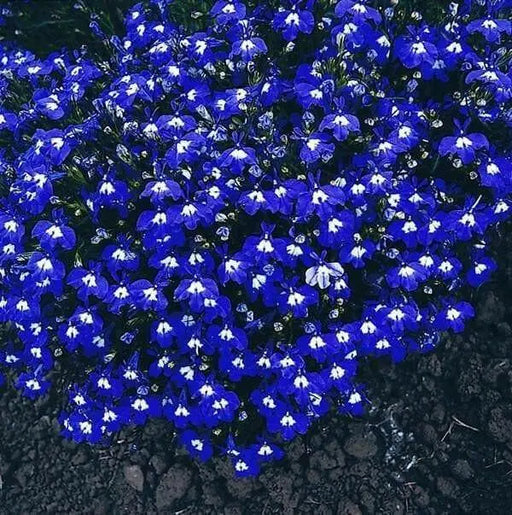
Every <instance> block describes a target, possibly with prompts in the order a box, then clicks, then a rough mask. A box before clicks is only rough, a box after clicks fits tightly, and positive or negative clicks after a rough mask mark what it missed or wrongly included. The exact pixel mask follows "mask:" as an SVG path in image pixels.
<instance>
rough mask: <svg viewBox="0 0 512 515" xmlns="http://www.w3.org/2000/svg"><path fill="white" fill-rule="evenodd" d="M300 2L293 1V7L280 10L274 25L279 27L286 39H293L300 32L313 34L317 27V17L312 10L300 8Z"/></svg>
mask: <svg viewBox="0 0 512 515" xmlns="http://www.w3.org/2000/svg"><path fill="white" fill-rule="evenodd" d="M299 3H300V2H297V1H293V2H292V4H293V5H292V8H291V9H290V10H288V9H282V10H279V11H278V12H277V13H276V14H275V15H274V19H273V22H272V25H273V26H274V27H275V28H276V29H278V30H279V31H280V32H281V34H282V35H283V38H284V39H286V41H293V40H294V39H296V38H297V36H298V35H299V33H303V34H311V32H313V29H314V27H315V18H314V17H313V14H312V13H311V12H310V11H307V10H303V9H299V8H298V7H297V5H298V4H299Z"/></svg>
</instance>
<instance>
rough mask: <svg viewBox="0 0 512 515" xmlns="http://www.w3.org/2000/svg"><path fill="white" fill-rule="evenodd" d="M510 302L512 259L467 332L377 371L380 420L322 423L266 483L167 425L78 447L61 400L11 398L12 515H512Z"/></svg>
mask: <svg viewBox="0 0 512 515" xmlns="http://www.w3.org/2000/svg"><path fill="white" fill-rule="evenodd" d="M506 246H507V247H508V248H509V249H512V245H506ZM509 254H510V252H509ZM511 296H512V255H510V256H506V255H505V256H503V257H502V258H501V271H500V272H499V273H498V274H496V277H495V279H494V281H493V283H491V284H489V285H488V286H487V287H486V288H485V289H482V291H480V292H479V293H478V301H477V311H478V318H477V319H476V320H475V321H474V322H473V323H472V324H471V326H470V327H469V328H468V330H467V331H466V332H465V333H464V334H463V335H459V336H451V337H448V338H447V339H446V340H445V341H444V342H443V343H442V344H440V346H439V348H438V349H437V351H436V352H435V353H432V354H429V355H424V356H411V357H409V358H408V359H407V360H406V361H405V362H404V363H401V364H399V365H396V366H394V365H391V364H389V363H386V362H382V361H380V362H371V363H367V364H366V365H365V366H364V367H363V371H362V379H363V380H365V382H366V383H367V384H368V395H369V398H370V399H371V401H372V403H373V404H372V406H371V408H370V410H369V412H368V414H367V415H366V416H365V417H363V418H361V419H360V420H350V419H347V418H342V417H334V418H332V419H331V420H330V421H327V422H325V423H324V424H323V425H322V426H318V427H316V428H315V430H314V431H312V432H311V433H310V435H309V436H308V437H307V438H303V439H297V440H295V441H294V442H292V443H291V445H290V446H289V449H288V454H287V459H286V460H284V461H283V462H281V463H279V464H277V465H275V466H273V467H269V468H267V469H265V470H264V471H263V473H262V475H261V476H260V477H259V478H258V479H252V480H238V479H234V478H233V475H232V472H231V467H230V465H229V464H227V463H226V462H225V461H223V460H220V459H217V460H214V461H213V462H212V463H210V464H207V465H199V464H197V463H195V462H192V461H191V460H190V459H189V458H188V456H186V455H185V454H184V453H183V452H182V451H180V450H179V449H176V446H175V444H174V442H173V437H172V430H171V428H170V426H169V425H168V424H167V423H165V422H163V421H159V422H155V423H152V424H150V425H149V426H147V427H146V428H145V429H144V430H141V431H139V432H134V431H127V432H125V433H123V434H121V435H120V436H119V438H118V439H117V440H116V442H115V443H114V445H113V446H112V447H110V448H109V449H101V448H96V447H95V448H91V447H88V446H85V445H76V444H72V443H70V442H67V441H64V440H63V439H62V438H61V437H60V436H59V435H58V424H57V420H56V416H57V413H58V411H59V407H58V406H56V405H54V401H52V399H46V400H43V402H40V403H38V404H36V405H34V404H33V403H31V402H29V401H25V400H22V399H20V398H19V396H18V395H17V394H16V393H14V392H12V391H6V392H4V393H3V395H2V396H1V397H0V514H2V515H3V514H16V515H19V514H42V513H52V514H53V513H65V514H75V513H76V514H78V513H81V514H92V513H94V514H98V515H99V514H110V513H113V514H117V513H130V514H156V513H160V514H183V515H185V514H189V513H190V514H197V513H226V514H243V513H249V514H251V513H258V514H259V513H267V514H268V513H279V514H282V513H284V514H286V513H290V514H291V513H315V514H335V513H336V514H347V515H348V514H351V515H357V514H361V513H363V514H373V513H379V514H400V513H421V514H423V513H425V514H429V513H435V514H438V513H443V514H444V513H449V514H456V513H471V514H485V513H490V512H492V513H493V514H494V515H497V514H509V513H512V328H511V324H512V302H511Z"/></svg>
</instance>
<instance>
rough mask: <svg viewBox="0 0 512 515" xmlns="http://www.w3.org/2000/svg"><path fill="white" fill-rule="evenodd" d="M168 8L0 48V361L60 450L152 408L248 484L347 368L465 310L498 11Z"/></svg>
mask: <svg viewBox="0 0 512 515" xmlns="http://www.w3.org/2000/svg"><path fill="white" fill-rule="evenodd" d="M183 3H184V2H181V0H175V1H174V2H173V1H172V0H145V1H143V2H140V3H137V4H136V5H133V6H132V8H131V9H129V11H128V12H127V13H126V19H125V34H119V35H115V34H112V33H108V31H107V29H106V28H105V26H104V24H103V25H102V23H101V21H102V20H101V19H98V18H97V17H94V16H93V17H92V18H91V25H90V26H91V29H92V32H93V34H94V38H95V41H96V43H99V44H97V46H96V47H94V48H95V49H94V50H92V49H90V48H86V47H84V48H80V49H68V50H63V51H60V52H56V53H52V54H50V55H48V56H46V57H45V58H41V57H37V56H36V55H34V54H33V53H31V52H29V51H27V50H23V49H20V47H17V46H16V45H15V43H14V42H11V43H9V44H4V46H3V47H0V322H1V329H0V331H1V343H0V367H2V368H3V369H4V371H5V370H12V372H8V373H7V376H9V377H14V378H15V385H16V387H18V388H19V389H20V390H21V391H22V392H23V393H24V394H25V395H27V396H28V397H31V398H37V397H39V396H41V395H44V394H45V393H46V392H47V391H48V389H49V388H50V387H52V385H53V388H55V389H57V390H58V391H59V392H64V395H65V397H66V408H65V411H64V413H63V414H62V416H61V424H62V430H63V433H64V434H65V435H66V436H69V437H70V438H72V439H73V440H75V441H77V442H80V441H86V442H90V443H96V442H106V441H108V438H109V436H110V435H112V434H113V433H115V432H117V431H119V430H120V429H121V428H122V427H123V426H126V425H129V424H136V425H142V424H145V423H146V422H147V420H148V419H150V418H153V417H165V418H167V419H168V420H169V421H171V422H172V425H173V428H174V430H175V432H176V434H177V435H178V437H179V440H180V441H181V443H182V444H183V446H184V447H185V448H186V449H187V450H188V451H189V452H190V454H192V455H193V456H197V457H199V458H201V459H203V460H207V459H208V458H210V456H212V454H213V453H215V454H224V455H227V456H229V457H230V459H231V460H232V462H233V467H234V469H235V472H236V473H237V474H238V475H240V476H245V475H254V474H257V473H258V471H259V469H260V467H261V465H262V464H263V463H265V462H267V461H270V460H274V459H279V458H280V457H282V456H283V450H282V443H283V442H285V441H287V440H290V439H292V438H294V437H295V436H296V435H298V434H304V433H305V432H306V431H307V430H308V428H310V427H311V426H312V424H313V423H314V422H315V421H316V420H318V419H319V418H320V417H322V416H323V415H326V414H327V413H329V412H333V411H338V412H340V413H345V414H352V415H360V414H362V413H363V411H364V408H365V404H366V402H367V399H366V397H365V394H364V391H363V389H362V387H361V386H360V385H359V384H358V383H357V380H356V372H357V367H358V363H359V362H360V361H361V360H362V359H363V358H364V357H366V356H390V357H391V358H392V359H393V360H394V361H399V360H401V359H403V358H404V357H405V356H406V355H407V354H408V353H411V352H425V351H428V350H431V349H432V348H433V347H435V345H436V343H437V342H438V340H439V335H440V333H441V332H443V331H446V330H453V331H456V332H459V331H462V330H463V328H464V325H465V323H466V322H467V320H468V319H470V318H471V317H472V316H473V315H474V311H473V308H472V306H471V304H470V303H469V301H470V300H471V291H472V290H473V289H475V288H476V287H478V286H479V285H481V284H482V283H483V282H485V281H486V280H488V279H489V277H490V275H491V274H492V272H493V270H494V269H495V267H496V265H495V263H494V262H493V260H492V259H491V258H490V257H489V250H488V246H489V238H490V235H491V234H492V231H493V230H494V229H495V228H496V226H497V224H499V223H500V222H503V221H505V220H507V219H508V218H509V217H510V215H511V213H512V210H511V209H512V206H511V199H512V196H511V193H512V161H511V155H512V151H511V149H512V144H511V141H512V102H511V99H512V72H511V69H512V67H511V62H512V44H511V36H512V24H511V21H510V19H511V14H512V2H511V1H510V0H461V1H460V2H458V3H455V2H454V3H450V4H449V5H447V4H445V3H443V2H439V3H438V5H437V7H438V8H440V9H443V11H442V16H441V18H440V19H439V18H437V19H436V20H432V19H430V18H429V11H430V2H425V3H424V4H421V5H423V8H419V10H414V8H412V7H410V6H411V5H412V2H407V1H405V0H394V1H391V2H389V1H379V0H340V1H338V2H336V1H333V0H211V1H210V0H206V1H196V0H191V1H190V2H189V3H190V6H189V7H187V9H185V10H184V9H182V8H180V4H181V7H183ZM434 3H435V2H434ZM444 5H445V7H443V6H444ZM4 14H5V13H4ZM461 359H464V358H463V357H462V356H461ZM63 403H64V400H63Z"/></svg>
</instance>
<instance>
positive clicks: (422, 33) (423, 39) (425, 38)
mask: <svg viewBox="0 0 512 515" xmlns="http://www.w3.org/2000/svg"><path fill="white" fill-rule="evenodd" d="M408 30H409V36H408V37H407V36H401V37H398V38H397V39H396V42H395V53H396V55H397V57H398V59H400V61H401V62H402V64H403V65H404V66H405V67H406V68H416V67H418V66H419V65H421V64H425V65H430V66H432V65H433V64H434V62H435V59H436V57H437V47H436V45H435V44H434V43H432V39H433V38H432V33H431V31H430V30H429V29H428V28H427V27H423V28H422V29H414V28H412V27H409V28H408Z"/></svg>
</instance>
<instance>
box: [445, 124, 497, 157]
mask: <svg viewBox="0 0 512 515" xmlns="http://www.w3.org/2000/svg"><path fill="white" fill-rule="evenodd" d="M469 123H470V121H469V120H468V121H466V122H465V123H464V124H463V125H461V124H460V123H459V122H458V121H457V120H456V121H454V124H455V126H456V127H457V128H458V129H459V133H458V135H457V136H446V137H445V138H443V139H442V140H441V142H440V143H439V154H441V155H442V156H446V155H448V154H451V155H456V156H458V157H459V158H460V159H461V161H462V162H463V163H464V164H465V165H468V164H470V163H473V162H474V161H475V159H476V156H477V152H476V151H478V150H481V149H488V148H489V142H488V141H487V138H486V137H485V136H484V135H483V134H480V133H478V132H473V133H469V134H468V133H466V129H467V128H468V126H469Z"/></svg>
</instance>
